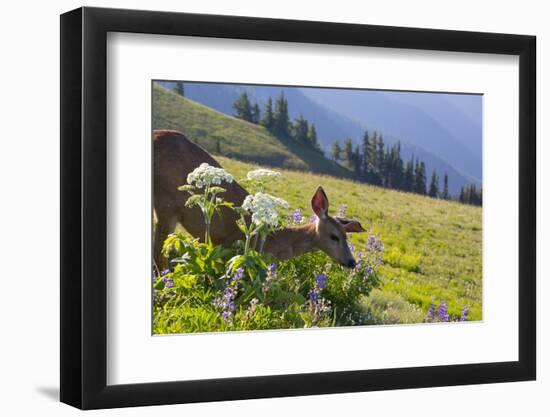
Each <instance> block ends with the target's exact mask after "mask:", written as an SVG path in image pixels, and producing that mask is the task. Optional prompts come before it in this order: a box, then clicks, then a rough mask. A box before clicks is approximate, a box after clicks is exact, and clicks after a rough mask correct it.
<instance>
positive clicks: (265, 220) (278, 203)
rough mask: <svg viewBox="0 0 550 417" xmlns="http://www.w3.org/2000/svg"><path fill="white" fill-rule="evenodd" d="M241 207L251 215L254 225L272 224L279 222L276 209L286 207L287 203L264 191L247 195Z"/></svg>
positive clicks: (275, 224) (273, 225)
mask: <svg viewBox="0 0 550 417" xmlns="http://www.w3.org/2000/svg"><path fill="white" fill-rule="evenodd" d="M242 208H243V209H245V210H247V211H248V212H249V213H250V214H251V215H252V223H254V224H255V225H256V226H263V225H267V226H272V227H275V226H277V225H278V224H279V213H278V211H277V210H278V209H280V208H288V203H287V202H286V201H285V200H283V199H282V198H278V197H273V196H272V195H269V194H265V193H256V194H255V195H253V196H252V195H247V196H246V198H245V199H244V202H243V205H242Z"/></svg>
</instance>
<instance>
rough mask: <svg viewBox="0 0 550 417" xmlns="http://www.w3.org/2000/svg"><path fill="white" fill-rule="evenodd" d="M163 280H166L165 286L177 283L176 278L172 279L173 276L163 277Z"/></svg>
mask: <svg viewBox="0 0 550 417" xmlns="http://www.w3.org/2000/svg"><path fill="white" fill-rule="evenodd" d="M162 282H164V287H165V288H172V287H173V286H174V285H176V284H174V280H173V279H172V277H163V278H162Z"/></svg>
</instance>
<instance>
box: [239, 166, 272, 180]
mask: <svg viewBox="0 0 550 417" xmlns="http://www.w3.org/2000/svg"><path fill="white" fill-rule="evenodd" d="M280 176H281V173H280V172H276V171H272V170H270V169H265V168H258V169H255V170H253V171H249V172H248V174H246V178H248V179H249V180H263V179H264V178H265V179H269V178H277V177H280Z"/></svg>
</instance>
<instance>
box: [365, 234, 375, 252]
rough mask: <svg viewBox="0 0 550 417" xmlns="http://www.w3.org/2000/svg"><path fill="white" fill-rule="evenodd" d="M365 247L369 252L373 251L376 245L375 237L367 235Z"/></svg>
mask: <svg viewBox="0 0 550 417" xmlns="http://www.w3.org/2000/svg"><path fill="white" fill-rule="evenodd" d="M367 245H368V249H369V250H374V249H375V245H376V237H375V236H374V235H369V238H368V239H367Z"/></svg>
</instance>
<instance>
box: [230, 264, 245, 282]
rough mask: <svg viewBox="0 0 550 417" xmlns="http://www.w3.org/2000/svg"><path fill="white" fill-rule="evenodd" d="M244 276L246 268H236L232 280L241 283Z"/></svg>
mask: <svg viewBox="0 0 550 417" xmlns="http://www.w3.org/2000/svg"><path fill="white" fill-rule="evenodd" d="M243 277H244V268H237V269H236V270H235V273H234V274H233V276H232V277H231V281H233V282H235V283H236V284H237V285H239V284H240V281H241V280H242V279H243Z"/></svg>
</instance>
